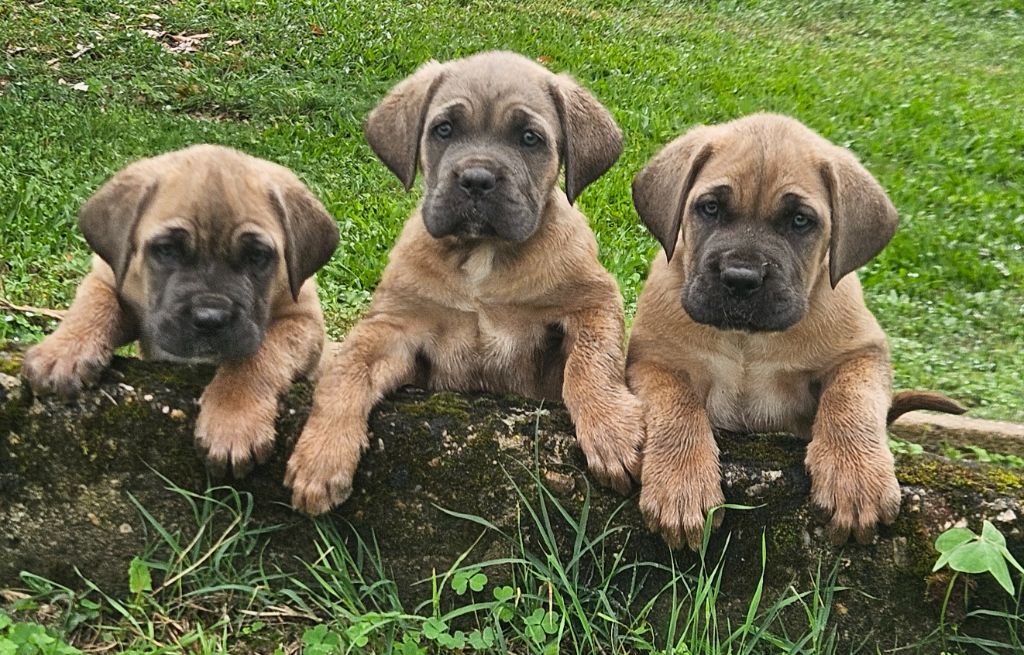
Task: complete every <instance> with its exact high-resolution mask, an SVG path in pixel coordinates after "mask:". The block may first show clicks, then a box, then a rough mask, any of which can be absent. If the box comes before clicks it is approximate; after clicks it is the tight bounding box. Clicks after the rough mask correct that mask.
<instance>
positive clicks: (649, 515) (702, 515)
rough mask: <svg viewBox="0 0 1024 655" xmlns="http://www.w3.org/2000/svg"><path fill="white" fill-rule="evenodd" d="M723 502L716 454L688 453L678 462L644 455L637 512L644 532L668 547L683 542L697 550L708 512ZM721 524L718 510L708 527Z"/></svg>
mask: <svg viewBox="0 0 1024 655" xmlns="http://www.w3.org/2000/svg"><path fill="white" fill-rule="evenodd" d="M724 502H725V496H724V495H723V494H722V484H721V472H720V470H719V464H718V456H717V454H716V453H714V452H711V453H690V454H689V456H688V457H686V458H685V459H683V460H682V461H666V460H665V459H664V458H653V457H652V456H651V455H650V454H646V455H645V456H644V470H643V482H642V485H641V487H640V511H641V512H642V513H643V515H644V520H645V521H646V523H647V529H648V530H650V531H651V532H657V533H659V534H661V536H662V538H664V540H665V543H667V544H668V546H669V547H670V548H673V549H675V548H679V547H680V546H682V544H683V541H684V540H685V542H686V544H687V545H688V546H689V547H690V548H691V549H693V550H697V549H699V548H700V546H701V544H702V542H703V539H704V528H705V524H706V519H707V516H708V513H709V512H710V511H711V510H712V509H713V508H715V507H718V506H719V505H722V504H723V503H724ZM721 523H722V510H718V511H716V512H715V513H714V516H713V521H712V526H713V527H717V526H719V525H721Z"/></svg>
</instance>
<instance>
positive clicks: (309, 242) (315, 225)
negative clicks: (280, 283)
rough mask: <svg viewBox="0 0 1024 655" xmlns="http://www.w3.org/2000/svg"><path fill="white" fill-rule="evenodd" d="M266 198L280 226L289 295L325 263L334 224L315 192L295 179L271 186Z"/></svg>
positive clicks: (334, 239) (334, 242)
mask: <svg viewBox="0 0 1024 655" xmlns="http://www.w3.org/2000/svg"><path fill="white" fill-rule="evenodd" d="M270 199H271V202H272V203H273V204H274V207H275V208H276V209H277V215H278V218H279V220H280V221H281V227H282V228H283V229H284V240H285V242H284V262H285V267H286V268H287V270H288V288H289V290H290V291H291V292H292V299H293V300H298V299H299V289H301V288H302V283H303V282H305V281H306V280H307V279H308V278H309V277H310V276H312V275H313V274H314V273H316V272H317V271H318V270H320V268H321V267H322V266H323V265H324V264H326V263H327V262H328V261H329V260H330V259H331V255H333V254H334V249H335V248H337V247H338V224H337V223H335V222H334V217H333V216H331V215H330V214H329V213H327V210H326V209H324V206H323V205H322V204H321V203H320V201H319V200H317V198H316V196H314V195H313V193H312V192H311V191H310V190H309V189H308V188H306V186H305V185H304V184H302V183H301V182H299V181H298V179H296V180H295V181H293V182H289V183H286V184H284V185H283V186H280V187H276V188H271V190H270Z"/></svg>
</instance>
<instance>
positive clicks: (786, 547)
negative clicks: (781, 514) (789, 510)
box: [767, 521, 803, 553]
mask: <svg viewBox="0 0 1024 655" xmlns="http://www.w3.org/2000/svg"><path fill="white" fill-rule="evenodd" d="M802 533H803V527H802V526H801V525H799V524H798V523H796V522H795V521H787V522H782V523H776V524H774V525H771V526H769V527H768V535H767V538H768V544H769V546H770V550H769V552H770V553H795V552H799V550H800V549H801V548H803V534H802Z"/></svg>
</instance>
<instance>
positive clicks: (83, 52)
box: [71, 43, 93, 60]
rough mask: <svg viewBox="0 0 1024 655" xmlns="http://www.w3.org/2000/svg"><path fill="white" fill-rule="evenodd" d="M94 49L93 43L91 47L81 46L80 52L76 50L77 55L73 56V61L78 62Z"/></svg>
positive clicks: (79, 47)
mask: <svg viewBox="0 0 1024 655" xmlns="http://www.w3.org/2000/svg"><path fill="white" fill-rule="evenodd" d="M92 49H93V45H92V44H91V43H90V44H89V45H79V46H78V50H75V54H73V55H71V59H73V60H77V59H78V58H79V57H81V56H82V55H84V54H85V53H87V52H89V51H90V50H92Z"/></svg>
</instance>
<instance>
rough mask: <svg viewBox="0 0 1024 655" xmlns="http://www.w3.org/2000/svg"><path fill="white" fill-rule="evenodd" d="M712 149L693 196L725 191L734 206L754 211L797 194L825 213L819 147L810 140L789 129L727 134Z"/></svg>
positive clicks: (826, 208) (824, 190)
mask: <svg viewBox="0 0 1024 655" xmlns="http://www.w3.org/2000/svg"><path fill="white" fill-rule="evenodd" d="M715 146H716V147H715V149H714V153H713V154H712V156H711V158H710V159H709V160H708V161H707V163H706V164H705V166H704V168H703V170H702V171H701V174H700V176H699V177H698V179H697V180H696V182H695V184H694V192H695V193H696V194H701V193H706V192H711V191H714V190H716V189H717V190H724V191H727V192H728V193H729V196H730V201H731V202H732V203H733V204H734V205H735V206H736V207H737V208H742V209H745V210H747V211H755V212H766V211H771V210H773V209H775V208H777V207H778V206H779V205H780V204H781V203H782V202H783V200H784V199H786V198H792V197H794V196H795V197H797V198H798V199H800V200H801V201H804V202H806V203H807V204H810V205H811V206H812V207H813V208H814V209H816V210H817V211H818V212H819V213H821V214H822V215H823V216H824V215H826V214H827V213H828V210H829V199H828V188H827V187H826V186H825V178H824V176H823V169H822V163H823V158H822V154H821V147H820V144H818V143H816V142H815V141H814V140H813V139H809V138H807V137H806V136H805V135H803V134H800V133H799V132H794V131H789V130H775V131H765V132H760V131H752V132H740V133H738V134H733V135H727V136H726V137H725V138H723V139H722V140H721V141H719V142H716V144H715Z"/></svg>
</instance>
